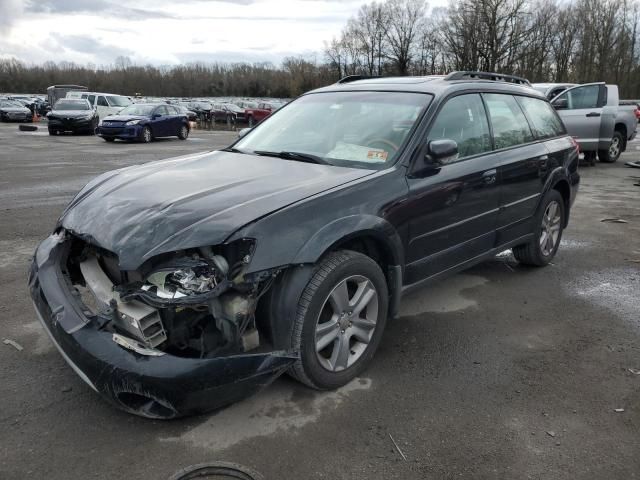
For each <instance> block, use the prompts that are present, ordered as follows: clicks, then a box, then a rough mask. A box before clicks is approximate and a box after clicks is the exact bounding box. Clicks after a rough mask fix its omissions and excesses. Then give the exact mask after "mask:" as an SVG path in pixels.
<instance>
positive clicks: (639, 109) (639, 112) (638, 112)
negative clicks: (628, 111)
mask: <svg viewBox="0 0 640 480" xmlns="http://www.w3.org/2000/svg"><path fill="white" fill-rule="evenodd" d="M633 113H635V114H636V118H637V119H638V120H640V107H636V109H635V111H634V112H633Z"/></svg>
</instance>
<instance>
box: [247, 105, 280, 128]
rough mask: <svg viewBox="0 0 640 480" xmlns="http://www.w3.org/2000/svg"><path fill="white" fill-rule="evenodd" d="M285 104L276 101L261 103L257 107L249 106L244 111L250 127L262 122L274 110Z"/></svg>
mask: <svg viewBox="0 0 640 480" xmlns="http://www.w3.org/2000/svg"><path fill="white" fill-rule="evenodd" d="M282 105H283V104H281V103H275V102H264V103H259V104H258V107H257V108H247V109H245V111H244V118H245V119H246V120H247V123H248V124H249V126H250V127H253V126H254V125H255V124H256V123H258V122H261V121H262V120H264V119H265V118H267V117H268V116H269V115H271V114H272V113H273V112H275V111H276V110H278V109H279V108H280V107H282Z"/></svg>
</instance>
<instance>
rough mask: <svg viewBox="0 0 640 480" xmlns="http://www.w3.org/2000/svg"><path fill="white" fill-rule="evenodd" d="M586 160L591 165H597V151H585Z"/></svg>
mask: <svg viewBox="0 0 640 480" xmlns="http://www.w3.org/2000/svg"><path fill="white" fill-rule="evenodd" d="M584 161H585V163H586V164H587V165H589V166H590V167H595V166H596V152H584Z"/></svg>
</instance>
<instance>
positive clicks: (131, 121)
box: [125, 120, 140, 126]
mask: <svg viewBox="0 0 640 480" xmlns="http://www.w3.org/2000/svg"><path fill="white" fill-rule="evenodd" d="M139 123H140V120H129V121H128V122H127V123H125V125H129V126H131V125H137V124H139Z"/></svg>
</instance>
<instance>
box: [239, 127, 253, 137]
mask: <svg viewBox="0 0 640 480" xmlns="http://www.w3.org/2000/svg"><path fill="white" fill-rule="evenodd" d="M251 130H253V129H251V128H243V129H240V130H238V138H242V137H244V136H245V135H246V134H247V133H249V132H250V131H251Z"/></svg>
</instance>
